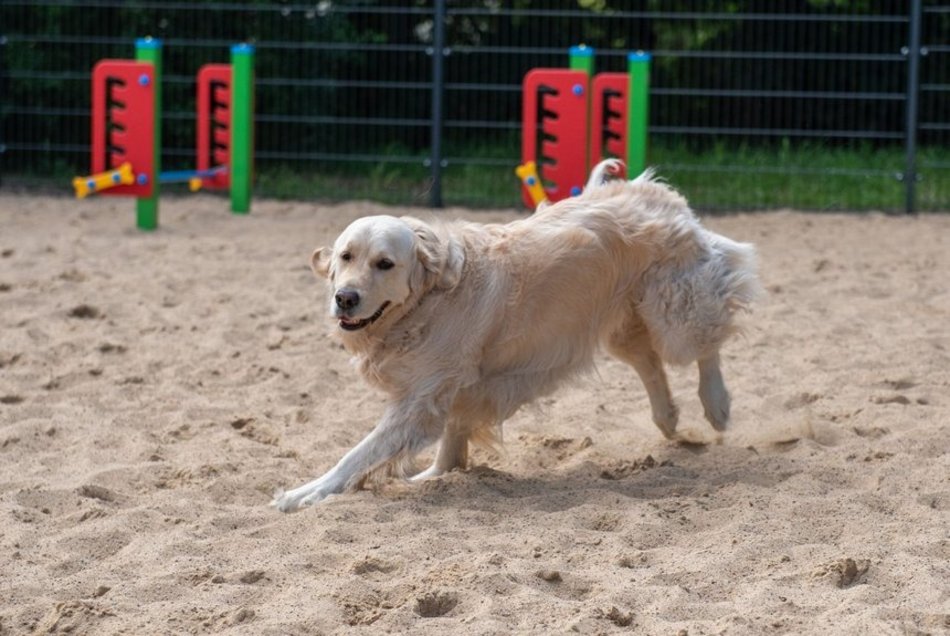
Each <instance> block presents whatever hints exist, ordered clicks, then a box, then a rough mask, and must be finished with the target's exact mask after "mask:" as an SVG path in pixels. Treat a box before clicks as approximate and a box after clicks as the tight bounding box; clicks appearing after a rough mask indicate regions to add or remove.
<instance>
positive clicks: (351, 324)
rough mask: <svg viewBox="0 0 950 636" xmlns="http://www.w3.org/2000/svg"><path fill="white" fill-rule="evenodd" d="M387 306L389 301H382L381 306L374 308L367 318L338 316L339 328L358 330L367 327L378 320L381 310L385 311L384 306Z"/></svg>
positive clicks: (381, 313)
mask: <svg viewBox="0 0 950 636" xmlns="http://www.w3.org/2000/svg"><path fill="white" fill-rule="evenodd" d="M387 307H389V301H388V300H387V301H386V302H384V303H383V305H382V307H380V308H379V309H377V310H376V313H374V314H373V315H372V316H370V317H369V318H363V319H362V320H354V319H353V318H350V317H349V316H340V317H339V318H340V329H343V330H344V331H359V330H360V329H363V328H365V327H369V326H370V325H371V324H373V323H374V322H376V321H377V320H379V318H380V316H382V315H383V312H384V311H386V308H387Z"/></svg>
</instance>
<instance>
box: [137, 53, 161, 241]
mask: <svg viewBox="0 0 950 636" xmlns="http://www.w3.org/2000/svg"><path fill="white" fill-rule="evenodd" d="M135 60H136V61H138V62H149V63H151V65H152V67H154V69H155V87H154V92H153V95H155V121H154V123H153V127H152V139H154V146H155V151H154V152H155V158H154V159H153V160H152V166H153V172H152V175H151V179H152V196H150V197H139V198H138V199H136V200H135V210H136V225H138V227H139V229H140V230H154V229H156V228H157V227H158V195H159V183H158V175H159V174H161V172H162V41H161V40H157V39H155V38H140V39H138V40H136V41H135Z"/></svg>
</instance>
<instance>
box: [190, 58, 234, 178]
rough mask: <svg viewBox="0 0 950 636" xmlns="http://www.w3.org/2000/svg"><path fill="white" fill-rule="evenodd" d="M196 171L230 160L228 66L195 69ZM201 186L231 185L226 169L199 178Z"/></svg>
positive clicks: (229, 79) (216, 65) (229, 175)
mask: <svg viewBox="0 0 950 636" xmlns="http://www.w3.org/2000/svg"><path fill="white" fill-rule="evenodd" d="M197 120H198V125H197V128H198V143H197V150H198V157H197V162H196V167H197V169H198V170H210V169H212V168H217V167H218V166H227V165H229V164H230V163H231V65H230V64H206V65H204V66H202V67H201V68H200V69H199V70H198V113H197ZM201 184H202V186H203V187H206V188H211V189H216V190H226V189H227V188H230V187H231V173H230V171H229V170H225V171H223V172H220V173H218V174H216V175H214V176H213V177H208V178H206V179H202V182H201Z"/></svg>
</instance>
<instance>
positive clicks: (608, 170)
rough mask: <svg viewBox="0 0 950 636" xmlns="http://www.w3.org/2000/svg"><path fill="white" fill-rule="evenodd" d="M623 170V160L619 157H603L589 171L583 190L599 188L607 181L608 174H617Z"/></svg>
mask: <svg viewBox="0 0 950 636" xmlns="http://www.w3.org/2000/svg"><path fill="white" fill-rule="evenodd" d="M622 172H623V162H622V161H621V160H620V159H604V160H603V161H601V162H600V163H598V164H597V165H596V166H594V169H593V170H591V171H590V177H589V178H588V179H587V185H586V186H584V190H585V191H587V190H589V189H591V188H599V187H600V186H602V185H604V183H606V182H607V177H608V176H614V177H615V176H617V175H619V174H621V173H622Z"/></svg>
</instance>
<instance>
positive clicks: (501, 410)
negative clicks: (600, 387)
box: [274, 162, 759, 511]
mask: <svg viewBox="0 0 950 636" xmlns="http://www.w3.org/2000/svg"><path fill="white" fill-rule="evenodd" d="M615 168H616V162H605V163H603V164H600V165H599V166H597V168H596V169H595V171H594V173H593V174H592V176H591V179H590V182H589V183H588V187H587V188H586V189H585V191H584V193H583V194H582V195H580V196H578V197H574V198H570V199H566V200H563V201H561V202H559V203H556V204H553V205H549V206H546V207H544V208H543V209H540V210H539V211H538V212H536V213H535V214H534V215H532V216H530V217H527V218H525V219H523V220H518V221H515V222H513V223H509V224H506V225H481V224H475V223H446V224H435V225H430V224H426V223H423V222H422V221H419V220H417V219H414V218H411V217H403V218H400V219H397V218H393V217H384V216H377V217H367V218H362V219H359V220H357V221H355V222H354V223H352V224H351V225H350V226H349V227H348V228H347V229H346V230H345V231H344V232H343V234H341V235H340V237H339V238H338V239H337V241H336V243H335V244H334V246H333V248H332V249H318V250H317V251H316V252H314V254H313V258H312V265H313V269H314V271H315V272H316V273H318V274H320V275H322V276H326V277H328V278H329V281H330V286H331V294H330V296H331V298H330V308H331V309H330V313H331V315H332V317H333V318H334V319H335V320H336V321H338V323H339V333H340V336H341V337H342V340H343V343H344V345H345V346H346V348H347V350H348V351H349V352H350V353H352V354H353V355H354V356H355V359H356V361H357V362H358V366H359V369H360V372H361V373H362V375H363V377H364V378H365V379H366V380H367V381H368V382H369V383H371V384H373V385H375V386H377V387H379V388H380V389H382V390H383V391H384V392H385V393H386V394H387V395H388V396H389V398H390V401H389V405H388V407H387V408H386V411H385V413H384V415H383V417H382V419H381V420H380V422H379V423H378V424H377V426H376V428H375V429H374V430H373V431H372V432H371V433H370V434H369V435H368V436H367V437H366V438H365V439H364V440H363V441H362V442H360V443H359V444H358V445H357V446H356V447H355V448H353V449H352V450H350V451H349V452H348V453H347V454H346V455H345V456H344V457H343V459H341V460H340V462H339V463H338V464H337V465H336V466H335V467H333V468H332V469H331V470H330V471H329V472H327V473H326V474H325V475H323V476H322V477H320V478H319V479H316V480H315V481H312V482H310V483H308V484H305V485H303V486H300V487H299V488H296V489H294V490H290V491H288V492H279V493H278V494H277V496H276V497H275V500H274V505H276V506H277V507H278V508H279V509H280V510H283V511H291V510H296V509H298V508H300V507H302V506H305V505H308V504H313V503H316V502H319V501H321V500H323V499H325V498H326V497H327V496H329V495H332V494H335V493H340V492H344V491H347V490H351V489H354V488H357V487H359V486H360V485H361V484H362V482H363V480H364V479H365V477H366V476H367V475H369V474H370V473H372V472H374V471H377V470H380V469H384V468H386V467H394V466H397V467H398V466H399V465H400V463H401V462H403V461H404V460H405V459H406V458H410V457H412V456H413V455H414V454H415V453H417V452H418V451H420V450H422V449H423V448H425V447H426V446H428V445H429V444H431V443H433V442H435V441H436V440H438V441H439V442H440V443H439V448H438V452H437V454H436V458H435V461H434V463H433V464H432V465H431V467H430V468H428V469H427V470H425V471H423V472H422V473H420V474H419V475H417V476H416V478H424V477H432V476H437V475H440V474H442V473H444V472H446V471H449V470H452V469H453V468H456V467H464V466H465V464H466V461H467V455H468V444H469V441H470V440H471V441H479V440H482V441H484V440H491V439H494V438H495V436H496V433H497V432H498V431H499V429H500V426H501V424H502V422H504V421H505V420H506V419H507V418H509V417H510V416H511V415H512V414H513V413H514V412H515V411H516V410H518V408H519V407H520V406H522V405H523V404H525V403H527V402H529V401H531V400H534V399H535V398H537V397H539V396H542V395H545V394H548V393H550V392H552V391H554V390H555V388H557V386H558V385H559V384H560V383H562V382H563V381H564V380H567V379H569V378H571V377H574V376H577V375H578V374H579V373H581V372H583V371H585V370H588V369H590V368H591V367H592V364H593V357H594V353H595V351H596V350H597V349H598V347H599V346H601V345H602V346H603V347H604V348H606V350H607V351H608V352H610V353H611V354H612V355H614V356H616V357H617V358H619V359H621V360H623V361H624V362H627V363H629V364H630V365H631V366H632V367H633V368H634V369H636V371H637V372H638V373H639V375H640V378H641V379H642V381H643V383H644V385H645V386H646V389H647V393H648V395H649V398H650V404H651V407H652V412H653V421H654V422H655V423H656V425H657V426H658V427H659V428H660V430H661V431H662V432H663V434H664V435H665V436H666V437H668V438H675V436H676V423H677V408H676V405H675V404H674V403H673V399H672V396H671V395H670V390H669V387H668V385H667V379H666V374H665V372H664V369H663V362H664V361H665V362H669V363H672V364H687V363H691V362H694V361H696V362H697V363H698V367H699V397H700V400H701V402H702V404H703V407H704V409H705V413H706V418H707V419H708V420H709V422H710V423H711V424H712V425H713V427H715V428H716V429H717V430H723V429H724V428H725V427H726V425H727V423H728V420H729V394H728V393H727V391H726V388H725V385H724V384H723V380H722V374H721V372H720V364H719V348H720V346H721V345H722V344H723V342H725V340H726V339H727V338H728V337H729V336H730V335H731V334H733V333H734V332H735V331H736V327H735V324H734V315H735V314H736V312H737V311H738V310H741V309H744V308H746V307H748V306H749V304H750V303H751V302H752V301H753V299H754V298H755V296H756V295H757V293H758V289H759V285H758V280H757V277H756V265H755V253H754V249H753V247H752V246H751V245H749V244H742V243H736V242H733V241H731V240H729V239H727V238H725V237H722V236H720V235H718V234H714V233H713V232H710V231H708V230H706V229H704V228H703V227H702V226H701V225H700V223H699V221H698V220H697V219H696V217H695V216H694V215H693V213H692V212H691V211H690V209H689V207H688V205H687V203H686V201H685V199H683V197H682V196H680V195H679V194H677V193H676V192H675V191H673V190H672V189H671V188H669V187H668V186H666V185H665V184H663V183H660V182H658V181H656V180H655V179H653V178H652V175H651V174H650V173H647V174H644V175H642V176H641V177H639V178H637V179H635V180H633V181H608V182H606V183H602V181H603V178H604V175H605V174H606V172H609V171H611V170H613V169H615ZM347 295H348V296H347ZM338 297H339V298H340V299H342V300H340V301H338V300H337V298H338ZM355 297H358V299H359V300H358V302H357V303H355V304H354V303H353V300H354V299H355ZM347 298H348V299H349V301H348V302H347ZM380 310H382V311H381V312H380Z"/></svg>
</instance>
